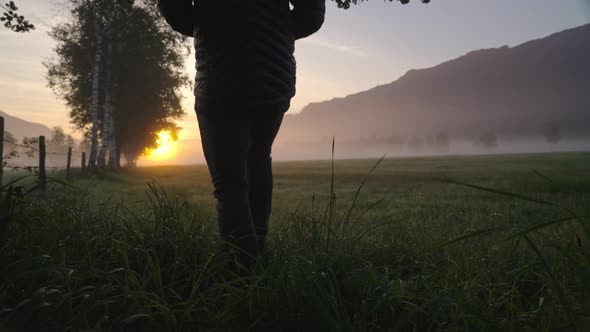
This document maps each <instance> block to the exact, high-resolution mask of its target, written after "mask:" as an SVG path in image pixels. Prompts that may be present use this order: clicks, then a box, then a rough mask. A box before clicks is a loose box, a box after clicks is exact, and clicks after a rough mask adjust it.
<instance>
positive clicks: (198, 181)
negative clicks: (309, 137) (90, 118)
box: [0, 153, 590, 331]
mask: <svg viewBox="0 0 590 332" xmlns="http://www.w3.org/2000/svg"><path fill="white" fill-rule="evenodd" d="M375 164H376V160H348V161H335V163H334V169H333V171H332V164H331V162H330V161H318V162H277V163H275V167H274V171H275V196H274V210H273V216H272V230H271V234H270V242H269V249H270V250H269V253H268V255H267V257H266V260H267V263H266V266H265V267H264V268H263V269H260V270H259V271H258V273H257V274H253V275H243V274H236V273H235V272H234V271H233V270H231V269H229V268H228V264H227V260H226V258H224V257H223V256H220V255H219V245H220V243H219V240H218V235H217V225H216V221H215V215H214V201H213V198H212V194H211V193H212V190H213V189H212V186H211V184H210V180H209V177H208V173H207V171H206V168H205V167H203V166H191V167H154V168H144V169H137V170H133V171H122V172H120V173H117V174H110V173H107V174H102V175H100V176H98V177H95V178H81V177H80V176H79V175H77V174H74V179H73V180H72V181H71V182H70V185H71V186H73V187H74V188H71V187H66V186H64V185H63V184H60V183H58V182H56V183H54V184H53V185H50V186H49V190H48V194H40V193H38V192H36V191H32V192H30V193H26V194H25V191H26V188H31V187H32V186H33V185H34V184H33V183H32V181H33V180H34V178H27V179H24V180H21V181H19V182H16V183H15V184H14V185H13V189H12V190H11V191H10V192H6V191H7V188H5V189H4V195H3V196H4V201H3V203H2V205H1V207H2V209H1V213H2V215H1V216H2V219H1V220H0V222H1V224H0V227H1V228H0V230H2V231H1V236H2V242H0V245H1V246H2V248H1V252H0V269H1V271H0V273H1V274H0V275H1V276H2V277H1V278H0V330H7V331H12V330H14V331H21V330H45V331H63V330H73V331H78V330H104V331H107V330H109V331H110V330H125V331H128V330H141V331H149V330H153V331H197V330H203V331H212V330H215V331H218V330H221V331H225V330H226V331H234V330H240V331H242V330H254V329H255V330H259V331H265V330H277V331H302V330H312V331H463V330H481V331H497V330H506V331H511V330H512V331H523V330H525V331H526V330H529V331H549V330H572V331H573V330H580V331H583V330H584V329H585V328H586V327H587V326H590V321H589V320H590V247H589V243H590V233H589V228H590V220H589V219H590V218H589V216H590V204H589V203H590V167H588V165H590V154H588V153H571V154H538V155H506V156H476V157H473V156H472V157H437V158H408V159H386V160H383V161H382V162H381V163H380V164H379V165H378V167H377V168H375V169H374V171H373V172H372V173H371V174H369V172H370V170H371V169H372V168H373V166H374V165H375ZM332 175H334V181H332V180H331V179H332ZM52 176H53V177H54V178H56V179H60V178H62V177H63V174H61V173H55V174H52ZM365 179H366V181H365ZM154 180H155V181H157V182H153V181H154ZM6 182H7V180H6V179H5V183H6ZM146 183H149V184H150V185H146ZM361 183H363V186H362V188H361V189H362V190H360V191H358V189H359V186H360V185H361ZM19 186H22V187H19Z"/></svg>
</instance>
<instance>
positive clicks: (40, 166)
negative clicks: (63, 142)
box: [0, 117, 86, 190]
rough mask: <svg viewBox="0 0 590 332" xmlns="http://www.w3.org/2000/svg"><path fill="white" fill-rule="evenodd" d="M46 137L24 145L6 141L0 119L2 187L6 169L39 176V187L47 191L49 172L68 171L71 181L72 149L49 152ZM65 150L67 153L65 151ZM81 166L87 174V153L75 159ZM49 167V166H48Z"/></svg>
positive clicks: (0, 173) (65, 148) (66, 148)
mask: <svg viewBox="0 0 590 332" xmlns="http://www.w3.org/2000/svg"><path fill="white" fill-rule="evenodd" d="M5 145H6V147H8V153H7V154H4V152H5V151H4V147H5ZM47 147H48V146H47V144H46V142H45V136H39V137H38V139H37V138H33V139H27V140H25V141H24V142H23V144H18V143H16V142H15V141H12V140H5V139H4V118H3V117H0V165H1V167H0V187H1V186H2V175H3V174H4V169H8V170H12V171H26V172H29V173H35V174H38V175H39V187H40V188H41V189H42V190H45V187H46V184H47V170H59V169H61V170H63V169H65V171H66V180H69V179H70V175H71V166H72V154H73V150H72V147H65V146H61V147H60V149H59V150H61V151H57V150H56V151H47ZM64 150H65V151H64ZM75 159H77V160H74V161H78V162H79V164H80V165H81V168H82V173H83V174H84V173H85V172H86V153H85V152H82V153H81V156H80V158H79V159H78V158H75ZM48 165H49V166H48Z"/></svg>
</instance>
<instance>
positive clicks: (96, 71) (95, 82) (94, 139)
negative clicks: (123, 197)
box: [88, 2, 103, 169]
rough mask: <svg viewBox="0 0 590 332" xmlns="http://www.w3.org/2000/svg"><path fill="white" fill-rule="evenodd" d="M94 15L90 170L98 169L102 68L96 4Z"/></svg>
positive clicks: (101, 36)
mask: <svg viewBox="0 0 590 332" xmlns="http://www.w3.org/2000/svg"><path fill="white" fill-rule="evenodd" d="M92 6H93V14H94V31H95V33H96V50H95V53H94V65H93V68H92V136H91V142H90V156H89V158H88V168H90V169H94V168H96V157H97V156H96V155H97V152H98V108H99V97H100V66H101V61H102V38H103V35H102V33H103V31H102V29H101V26H100V22H99V18H98V12H97V8H96V2H93V3H92Z"/></svg>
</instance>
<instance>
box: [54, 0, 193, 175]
mask: <svg viewBox="0 0 590 332" xmlns="http://www.w3.org/2000/svg"><path fill="white" fill-rule="evenodd" d="M70 1H71V2H72V4H73V5H74V6H73V9H72V11H71V13H72V20H70V21H69V22H67V23H64V24H60V25H58V26H56V27H54V28H53V29H52V31H51V36H52V37H53V38H54V39H56V40H57V42H58V46H57V48H56V50H55V52H56V54H57V59H55V60H53V61H51V62H48V63H46V66H47V78H48V81H49V85H50V86H51V87H52V88H53V90H54V91H55V92H56V93H57V94H58V95H59V96H60V97H62V98H63V99H64V100H65V101H66V104H67V106H68V108H69V109H70V119H71V122H72V123H73V124H74V125H75V126H76V128H77V129H78V130H80V131H82V132H83V133H84V135H85V137H89V138H90V141H91V144H90V145H91V147H90V158H89V161H91V160H94V161H96V160H99V164H100V163H102V164H104V162H100V160H101V158H102V160H104V158H105V155H106V154H107V153H108V155H109V164H110V165H118V164H119V163H120V161H119V156H120V150H119V151H117V148H118V147H125V150H124V151H123V155H124V156H125V159H126V160H127V161H128V162H130V164H133V163H134V161H135V160H137V158H138V157H139V156H140V155H141V154H142V153H144V152H145V149H146V148H151V147H155V145H156V139H157V135H156V133H157V132H159V131H161V130H170V131H172V132H177V131H178V129H179V128H178V127H177V126H176V125H175V124H174V122H173V120H175V119H179V118H180V117H181V116H182V115H183V114H184V111H183V110H182V107H181V95H180V88H182V87H183V86H186V85H188V84H189V82H190V81H189V78H188V77H187V76H186V74H185V73H184V59H185V57H186V55H187V52H189V48H188V47H186V44H185V41H186V39H185V38H184V37H182V36H181V35H180V34H177V33H175V32H174V31H172V30H171V29H169V28H168V26H167V25H166V24H165V22H163V20H161V19H160V18H159V14H158V13H157V9H156V7H155V6H154V5H153V3H152V2H151V1H148V0H145V1H135V2H133V3H128V2H127V4H123V3H122V2H123V1H122V2H121V3H118V4H115V7H112V6H111V9H112V8H114V9H113V10H114V12H113V11H109V10H104V9H100V8H102V7H99V6H110V5H109V4H104V3H103V2H102V1H99V0H93V1H90V0H70ZM125 1H126V0H125ZM105 2H109V1H106V0H105ZM111 4H112V2H111ZM105 8H106V7H105ZM102 12H110V13H111V17H110V18H107V17H106V16H105V15H103V14H100V15H101V16H100V19H99V20H98V21H99V23H98V24H97V19H96V17H97V16H96V15H97V13H102ZM115 12H116V13H115ZM113 13H114V14H113ZM97 25H98V28H97ZM105 27H107V28H105ZM97 50H99V51H97ZM98 60H99V61H98ZM99 139H100V140H101V144H100V150H99V144H98V143H99V142H98V141H99ZM93 152H94V155H93ZM92 157H94V159H93V158H92ZM101 166H102V165H101Z"/></svg>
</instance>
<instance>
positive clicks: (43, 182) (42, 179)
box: [39, 136, 47, 191]
mask: <svg viewBox="0 0 590 332" xmlns="http://www.w3.org/2000/svg"><path fill="white" fill-rule="evenodd" d="M46 187H47V173H46V172H45V136H39V188H40V189H41V191H45V189H46Z"/></svg>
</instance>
